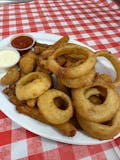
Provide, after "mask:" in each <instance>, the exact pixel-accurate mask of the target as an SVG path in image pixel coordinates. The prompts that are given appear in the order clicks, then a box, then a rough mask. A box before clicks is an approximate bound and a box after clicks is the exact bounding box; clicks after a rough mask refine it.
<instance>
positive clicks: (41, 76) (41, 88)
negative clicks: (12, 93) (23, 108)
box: [16, 72, 51, 100]
mask: <svg viewBox="0 0 120 160" xmlns="http://www.w3.org/2000/svg"><path fill="white" fill-rule="evenodd" d="M50 87H51V78H50V76H49V75H48V74H47V73H43V72H31V73H28V74H27V75H25V76H24V77H22V78H21V79H20V80H19V81H18V83H17V85H16V96H17V98H18V99H19V100H28V99H34V98H37V97H39V96H40V95H41V94H42V93H44V92H45V91H46V90H48V89H49V88H50Z"/></svg>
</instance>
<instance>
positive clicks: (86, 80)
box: [60, 69, 95, 88]
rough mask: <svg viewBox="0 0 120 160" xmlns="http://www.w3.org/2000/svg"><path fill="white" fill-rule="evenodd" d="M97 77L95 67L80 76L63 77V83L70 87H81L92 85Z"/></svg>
mask: <svg viewBox="0 0 120 160" xmlns="http://www.w3.org/2000/svg"><path fill="white" fill-rule="evenodd" d="M94 77H95V69H92V70H91V71H89V72H88V73H87V74H85V75H83V76H80V77H78V78H72V79H70V78H61V79H60V80H61V83H62V84H63V85H65V86H66V87H69V88H81V87H85V86H86V85H90V84H91V83H92V80H93V79H94Z"/></svg>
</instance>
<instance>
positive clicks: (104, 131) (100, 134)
mask: <svg viewBox="0 0 120 160" xmlns="http://www.w3.org/2000/svg"><path fill="white" fill-rule="evenodd" d="M77 120H78V123H79V125H80V126H81V128H82V129H83V130H84V131H86V133H88V134H89V135H91V136H92V137H95V138H97V139H100V140H107V139H112V138H113V137H114V136H115V135H117V134H118V133H119V132H120V109H119V110H118V111H117V112H116V114H115V115H114V116H113V118H112V119H111V120H110V121H109V122H108V124H107V122H106V124H105V123H95V122H91V121H87V120H85V119H83V118H81V117H80V116H77Z"/></svg>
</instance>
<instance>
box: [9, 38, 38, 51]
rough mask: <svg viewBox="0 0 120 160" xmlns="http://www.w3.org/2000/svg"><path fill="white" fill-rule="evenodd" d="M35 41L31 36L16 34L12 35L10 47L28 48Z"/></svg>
mask: <svg viewBox="0 0 120 160" xmlns="http://www.w3.org/2000/svg"><path fill="white" fill-rule="evenodd" d="M34 43H35V41H34V39H33V38H32V37H31V36H28V35H18V36H15V37H13V39H12V40H11V45H12V47H14V48H16V49H17V50H19V51H24V50H28V49H30V48H31V47H32V46H33V45H34Z"/></svg>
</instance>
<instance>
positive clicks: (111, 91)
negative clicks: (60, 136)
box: [72, 74, 120, 122]
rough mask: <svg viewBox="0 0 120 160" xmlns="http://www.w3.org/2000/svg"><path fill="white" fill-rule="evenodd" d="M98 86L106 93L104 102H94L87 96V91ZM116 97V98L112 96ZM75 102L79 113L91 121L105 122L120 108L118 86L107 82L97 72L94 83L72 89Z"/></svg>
mask: <svg viewBox="0 0 120 160" xmlns="http://www.w3.org/2000/svg"><path fill="white" fill-rule="evenodd" d="M93 87H94V88H98V89H99V90H100V92H106V93H104V94H105V95H106V97H105V101H104V102H103V103H102V104H100V105H99V104H96V105H95V104H93V103H91V102H90V101H89V99H87V98H86V97H85V92H86V91H87V90H88V89H90V88H93ZM111 97H114V98H111ZM72 98H73V104H74V107H75V110H76V112H77V114H78V115H79V116H80V117H82V118H84V119H86V120H89V121H93V122H105V121H108V120H110V119H111V118H112V117H113V116H114V114H115V113H116V111H117V110H118V108H119V105H120V100H119V95H118V93H117V92H116V88H115V87H114V85H112V83H108V81H107V82H106V81H105V80H104V79H103V77H101V76H100V75H99V74H97V76H96V78H95V81H94V83H93V84H92V85H89V86H86V87H83V88H77V89H73V90H72Z"/></svg>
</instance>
